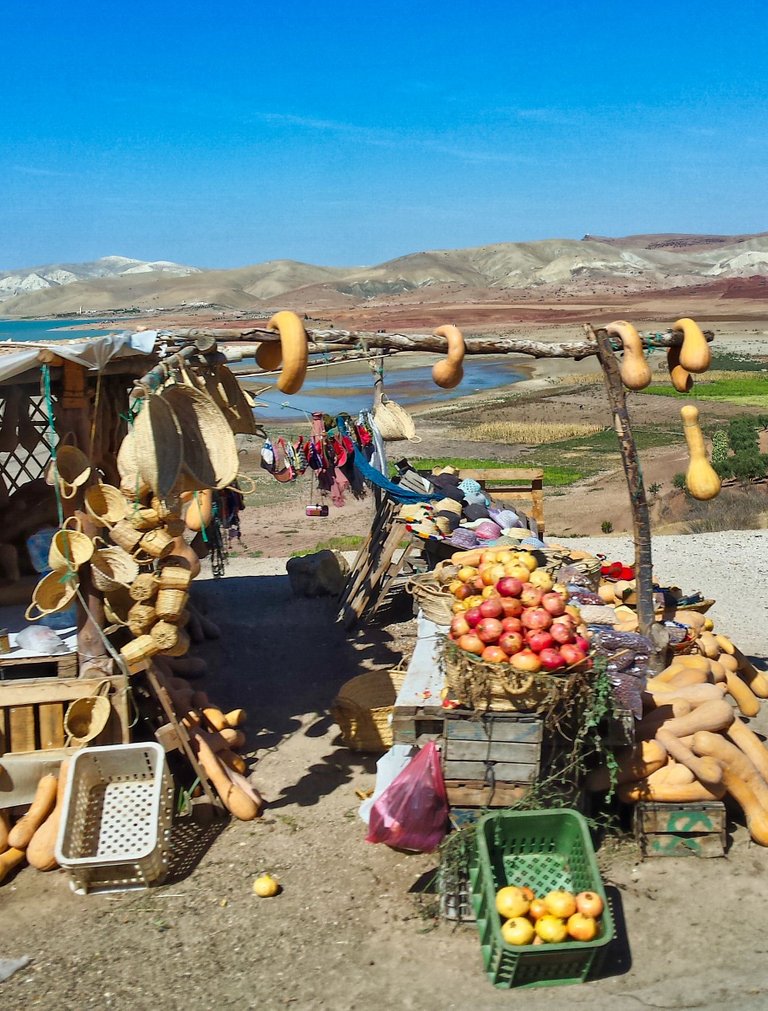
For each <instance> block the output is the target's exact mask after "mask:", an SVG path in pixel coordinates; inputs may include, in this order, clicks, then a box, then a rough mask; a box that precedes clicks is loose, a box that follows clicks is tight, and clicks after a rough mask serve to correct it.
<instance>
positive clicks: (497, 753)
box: [442, 710, 543, 784]
mask: <svg viewBox="0 0 768 1011" xmlns="http://www.w3.org/2000/svg"><path fill="white" fill-rule="evenodd" d="M542 736H543V722H542V720H541V718H540V717H538V716H530V715H527V714H519V713H486V714H485V715H483V716H477V715H475V714H469V713H466V712H462V713H461V714H459V711H458V710H454V711H453V712H452V713H450V714H449V715H447V716H446V718H445V724H444V730H443V736H442V764H443V775H444V776H445V778H446V779H447V780H463V781H466V782H478V781H479V782H488V781H489V780H490V781H491V782H495V783H514V784H526V783H531V782H532V781H533V780H534V779H536V777H537V776H538V774H539V769H540V766H541V741H542Z"/></svg>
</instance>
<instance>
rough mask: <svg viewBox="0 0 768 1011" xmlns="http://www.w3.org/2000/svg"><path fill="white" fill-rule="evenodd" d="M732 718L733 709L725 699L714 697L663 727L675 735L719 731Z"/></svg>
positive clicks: (728, 724)
mask: <svg viewBox="0 0 768 1011" xmlns="http://www.w3.org/2000/svg"><path fill="white" fill-rule="evenodd" d="M715 687H717V686H715ZM734 718H735V716H734V712H733V709H732V708H731V706H730V705H729V704H728V702H726V701H725V699H714V700H713V701H711V702H703V703H702V704H701V705H700V706H696V708H695V709H694V710H693V712H690V713H688V715H687V716H681V717H680V718H679V719H677V720H670V721H669V722H668V723H667V724H666V726H665V728H664V729H665V730H667V731H669V733H670V734H674V736H675V737H687V736H688V735H690V734H696V733H698V732H699V731H700V730H706V731H713V732H721V731H724V730H727V729H728V728H729V727H730V725H731V724H732V723H733V721H734Z"/></svg>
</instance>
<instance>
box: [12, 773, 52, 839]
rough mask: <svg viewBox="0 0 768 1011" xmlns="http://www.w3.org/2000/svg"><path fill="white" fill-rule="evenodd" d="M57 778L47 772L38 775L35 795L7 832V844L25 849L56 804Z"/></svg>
mask: <svg viewBox="0 0 768 1011" xmlns="http://www.w3.org/2000/svg"><path fill="white" fill-rule="evenodd" d="M57 785H58V780H57V778H56V776H54V775H52V774H50V773H49V774H47V775H45V776H41V777H40V781H39V782H38V784H37V789H36V790H35V796H34V799H33V800H32V803H31V804H30V807H29V810H28V811H27V813H26V814H25V815H23V816H22V817H21V818H19V820H18V821H17V822H16V824H15V825H14V826H13V828H12V829H11V831H10V832H9V833H8V845H9V846H12V847H13V848H14V849H17V850H25V849H26V848H27V846H29V844H30V842H31V841H32V836H33V835H34V834H35V832H37V830H38V829H39V828H40V826H41V825H42V824H43V822H44V821H45V819H46V818H47V817H48V815H49V814H50V813H51V811H53V808H54V805H55V804H56V792H57Z"/></svg>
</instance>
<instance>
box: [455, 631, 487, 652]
mask: <svg viewBox="0 0 768 1011" xmlns="http://www.w3.org/2000/svg"><path fill="white" fill-rule="evenodd" d="M459 649H465V650H466V651H467V653H475V654H476V655H477V656H480V654H481V653H482V652H483V650H484V649H485V643H484V642H483V640H482V639H481V638H480V637H479V636H477V635H475V633H474V632H468V633H467V635H462V637H461V638H460V639H459Z"/></svg>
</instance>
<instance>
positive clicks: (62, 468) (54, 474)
mask: <svg viewBox="0 0 768 1011" xmlns="http://www.w3.org/2000/svg"><path fill="white" fill-rule="evenodd" d="M90 476H91V461H90V460H89V459H88V457H87V456H86V455H85V453H84V452H83V451H82V450H81V449H78V448H77V446H62V445H59V447H58V449H57V450H56V461H55V466H54V461H51V464H50V466H49V468H48V471H47V473H46V476H45V480H46V483H47V484H50V485H52V484H55V483H56V482H57V481H58V485H59V490H60V492H61V497H62V498H65V499H70V498H74V497H75V495H76V494H77V491H78V489H79V488H81V487H82V486H83V485H84V484H85V482H86V481H87V480H88V478H89V477H90Z"/></svg>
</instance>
